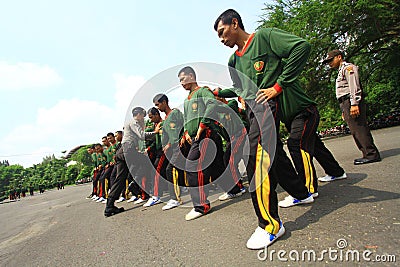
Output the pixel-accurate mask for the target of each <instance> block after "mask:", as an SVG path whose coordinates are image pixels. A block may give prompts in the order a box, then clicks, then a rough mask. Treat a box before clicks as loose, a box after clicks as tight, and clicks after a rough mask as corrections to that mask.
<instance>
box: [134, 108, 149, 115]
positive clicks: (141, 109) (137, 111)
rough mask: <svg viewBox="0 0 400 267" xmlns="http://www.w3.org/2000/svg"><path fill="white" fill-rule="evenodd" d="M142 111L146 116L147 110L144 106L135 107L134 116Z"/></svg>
mask: <svg viewBox="0 0 400 267" xmlns="http://www.w3.org/2000/svg"><path fill="white" fill-rule="evenodd" d="M140 113H142V114H143V116H146V110H144V108H142V107H134V108H133V109H132V116H134V117H135V116H136V115H138V114H140Z"/></svg>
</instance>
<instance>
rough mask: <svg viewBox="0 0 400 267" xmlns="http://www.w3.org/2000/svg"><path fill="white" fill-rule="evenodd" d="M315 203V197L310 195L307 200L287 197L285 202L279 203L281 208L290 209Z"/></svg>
mask: <svg viewBox="0 0 400 267" xmlns="http://www.w3.org/2000/svg"><path fill="white" fill-rule="evenodd" d="M312 202H314V198H313V196H312V195H311V194H310V195H309V196H308V197H307V198H305V199H302V200H300V199H297V198H294V197H292V196H291V195H289V196H287V197H285V199H284V200H282V201H279V203H278V206H279V207H281V208H289V207H292V206H295V205H301V204H307V203H312Z"/></svg>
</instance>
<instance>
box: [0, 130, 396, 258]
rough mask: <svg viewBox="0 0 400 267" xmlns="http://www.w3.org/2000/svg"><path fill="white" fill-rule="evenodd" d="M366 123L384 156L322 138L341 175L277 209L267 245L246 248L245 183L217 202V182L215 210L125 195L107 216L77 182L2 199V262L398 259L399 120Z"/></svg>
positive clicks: (249, 227) (251, 221)
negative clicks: (280, 231)
mask: <svg viewBox="0 0 400 267" xmlns="http://www.w3.org/2000/svg"><path fill="white" fill-rule="evenodd" d="M372 133H373V136H374V139H375V143H376V145H377V146H378V148H379V149H380V151H381V156H382V159H383V160H382V161H381V162H377V163H371V164H367V165H360V166H355V165H353V160H354V158H358V157H360V156H361V155H360V152H359V151H358V150H357V148H356V146H355V144H354V141H353V139H352V137H351V136H345V137H340V138H334V139H329V140H326V141H325V143H326V145H327V147H328V148H329V149H330V150H331V151H332V153H333V154H334V155H335V157H336V159H337V160H338V161H339V163H340V164H341V165H342V167H343V168H344V169H345V170H346V172H347V174H348V179H344V180H340V181H334V182H330V183H320V187H319V190H318V191H319V198H317V199H316V201H315V202H314V203H313V204H309V205H304V206H296V207H291V208H286V209H280V210H279V212H280V216H281V219H282V221H283V222H284V226H285V228H286V234H285V235H284V236H283V237H282V238H280V239H279V240H277V241H276V242H275V243H274V244H273V245H272V246H270V247H269V248H268V250H267V251H265V250H261V251H252V250H248V249H247V248H246V241H247V239H248V238H249V237H250V235H251V234H252V233H253V231H254V229H255V228H256V227H257V221H256V216H255V214H254V210H253V208H252V204H251V200H250V195H249V193H246V194H244V195H243V196H241V197H239V198H235V199H232V200H228V201H224V202H221V201H218V200H216V198H217V197H218V195H219V194H220V193H221V192H220V191H214V192H212V197H211V199H212V200H213V202H212V207H213V208H212V212H211V213H210V214H208V215H206V216H203V217H201V218H199V219H196V220H193V221H189V222H187V221H185V214H186V213H187V212H189V210H190V207H189V205H185V207H179V208H176V209H173V210H169V211H162V210H161V207H162V204H159V205H156V206H153V207H150V208H143V207H142V206H135V205H134V204H132V203H126V202H123V203H121V205H120V206H123V207H125V209H126V211H125V212H123V213H121V214H118V215H116V216H112V217H109V218H105V217H104V215H103V212H104V206H105V205H104V204H100V203H95V202H93V201H91V200H88V199H86V196H87V195H88V194H89V193H90V190H91V185H90V184H84V185H77V186H68V187H65V189H64V190H57V189H55V190H50V191H46V192H45V193H44V194H41V195H39V194H37V193H36V192H35V196H33V197H26V198H24V199H21V200H20V201H15V202H5V203H3V204H0V224H1V227H0V266H396V265H398V264H396V263H397V262H399V261H400V238H399V237H400V210H399V207H400V183H399V178H400V171H399V163H400V127H392V128H386V129H380V130H375V131H373V132H372ZM315 165H316V170H317V173H318V175H319V176H323V175H324V173H323V171H322V169H321V168H320V166H319V165H318V163H316V164H315ZM285 196H287V193H286V192H284V191H283V190H281V189H279V194H278V198H279V200H282V199H283V198H284V197H285Z"/></svg>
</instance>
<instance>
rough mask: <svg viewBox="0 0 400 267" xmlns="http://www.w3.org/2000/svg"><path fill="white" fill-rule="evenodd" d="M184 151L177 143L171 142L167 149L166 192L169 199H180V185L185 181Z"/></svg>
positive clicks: (183, 184)
mask: <svg viewBox="0 0 400 267" xmlns="http://www.w3.org/2000/svg"><path fill="white" fill-rule="evenodd" d="M185 154H187V153H185V151H184V148H180V147H179V144H172V145H171V147H170V148H169V149H168V150H167V154H166V156H167V158H168V165H167V167H166V176H167V180H168V192H169V196H170V198H171V199H174V200H177V201H180V200H181V198H180V196H181V193H180V192H181V190H180V187H181V186H186V183H185V172H184V169H185V160H186V159H185V156H186V155H185Z"/></svg>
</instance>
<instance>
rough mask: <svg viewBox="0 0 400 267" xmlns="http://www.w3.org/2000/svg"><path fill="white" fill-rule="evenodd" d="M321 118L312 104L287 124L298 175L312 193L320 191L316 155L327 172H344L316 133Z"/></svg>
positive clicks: (291, 153)
mask: <svg viewBox="0 0 400 267" xmlns="http://www.w3.org/2000/svg"><path fill="white" fill-rule="evenodd" d="M319 119H320V116H319V112H318V109H317V107H316V106H314V105H311V106H309V107H308V108H306V109H305V110H303V111H302V112H300V113H299V114H298V115H296V116H295V118H294V119H293V120H292V122H291V124H289V125H286V128H287V129H288V131H289V133H290V135H289V139H288V141H287V145H288V149H289V152H290V155H291V157H292V159H293V162H294V165H295V168H296V170H297V173H298V175H299V176H300V177H301V178H302V179H303V181H304V182H305V185H306V187H307V189H308V192H310V193H316V192H317V191H318V179H317V177H316V171H315V167H314V163H313V157H314V156H315V157H316V159H317V160H318V162H320V164H321V166H322V168H323V169H324V170H325V172H326V173H327V174H329V175H333V176H341V175H343V173H344V170H343V169H342V167H340V166H339V163H338V162H337V161H336V159H335V158H334V157H333V155H332V153H331V152H330V151H329V150H328V149H327V148H326V146H325V145H324V143H323V142H322V140H321V139H320V138H319V136H318V135H317V133H316V131H317V128H318V124H319Z"/></svg>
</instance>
